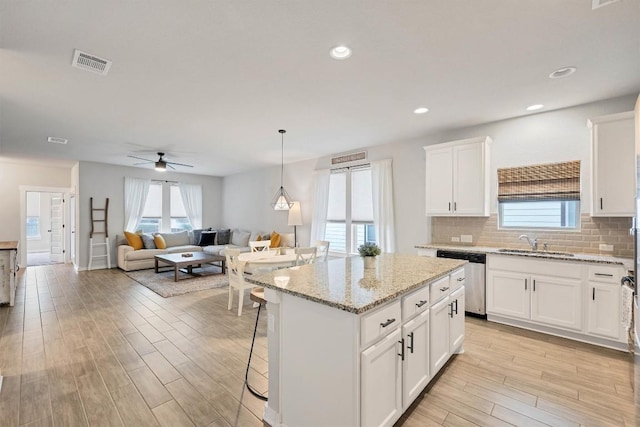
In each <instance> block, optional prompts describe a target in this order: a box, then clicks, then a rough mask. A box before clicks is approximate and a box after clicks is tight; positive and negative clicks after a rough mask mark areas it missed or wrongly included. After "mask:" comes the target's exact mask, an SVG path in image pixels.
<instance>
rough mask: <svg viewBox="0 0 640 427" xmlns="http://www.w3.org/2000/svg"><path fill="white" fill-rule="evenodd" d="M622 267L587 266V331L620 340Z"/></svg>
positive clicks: (623, 272)
mask: <svg viewBox="0 0 640 427" xmlns="http://www.w3.org/2000/svg"><path fill="white" fill-rule="evenodd" d="M624 274H625V271H624V269H623V268H620V267H607V266H600V265H599V266H593V267H590V268H589V274H588V278H589V284H588V292H587V332H589V333H590V334H592V335H596V336H601V337H605V338H612V339H615V340H620V339H621V338H623V335H624V334H623V330H622V329H623V328H622V324H621V322H620V310H621V291H620V280H621V279H622V276H623V275H624Z"/></svg>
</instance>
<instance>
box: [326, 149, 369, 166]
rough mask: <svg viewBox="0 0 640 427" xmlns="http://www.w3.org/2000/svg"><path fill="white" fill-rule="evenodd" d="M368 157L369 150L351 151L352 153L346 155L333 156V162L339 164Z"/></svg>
mask: <svg viewBox="0 0 640 427" xmlns="http://www.w3.org/2000/svg"><path fill="white" fill-rule="evenodd" d="M366 158H367V152H366V151H360V152H359V153H351V154H345V155H344V156H338V157H332V158H331V164H332V165H339V164H341V163H349V162H355V161H357V160H365V159H366Z"/></svg>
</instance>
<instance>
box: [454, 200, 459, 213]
mask: <svg viewBox="0 0 640 427" xmlns="http://www.w3.org/2000/svg"><path fill="white" fill-rule="evenodd" d="M456 209H458V203H457V202H453V211H454V212H455V211H456Z"/></svg>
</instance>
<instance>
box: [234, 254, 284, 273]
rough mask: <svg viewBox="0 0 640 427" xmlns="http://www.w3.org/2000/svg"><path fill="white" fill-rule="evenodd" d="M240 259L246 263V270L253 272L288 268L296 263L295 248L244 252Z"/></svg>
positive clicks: (246, 271) (239, 256)
mask: <svg viewBox="0 0 640 427" xmlns="http://www.w3.org/2000/svg"><path fill="white" fill-rule="evenodd" d="M238 261H240V262H242V263H244V272H245V273H246V274H253V273H258V272H265V271H271V270H277V269H280V268H288V267H293V266H295V265H296V253H295V249H283V248H274V249H270V250H267V251H258V252H243V253H241V254H240V255H238Z"/></svg>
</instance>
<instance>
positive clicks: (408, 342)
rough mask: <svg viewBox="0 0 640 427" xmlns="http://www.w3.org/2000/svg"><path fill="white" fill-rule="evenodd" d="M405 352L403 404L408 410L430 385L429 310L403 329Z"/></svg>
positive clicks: (406, 324)
mask: <svg viewBox="0 0 640 427" xmlns="http://www.w3.org/2000/svg"><path fill="white" fill-rule="evenodd" d="M402 337H403V339H404V344H405V351H404V361H403V365H402V402H403V409H404V410H406V409H407V408H408V407H409V406H410V405H411V403H412V402H413V401H414V400H415V398H416V397H418V395H419V394H420V392H422V390H423V389H424V388H425V387H426V386H427V384H429V380H431V376H430V375H429V310H426V311H424V312H423V313H422V314H420V315H419V316H417V317H416V318H414V319H413V320H410V321H409V322H407V323H405V325H404V326H403V327H402Z"/></svg>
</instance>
